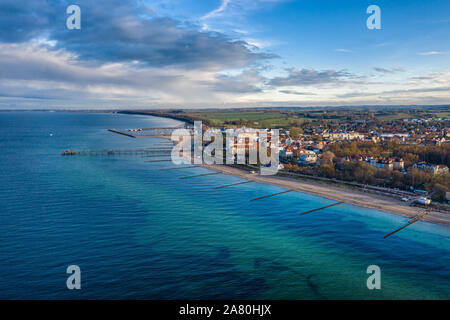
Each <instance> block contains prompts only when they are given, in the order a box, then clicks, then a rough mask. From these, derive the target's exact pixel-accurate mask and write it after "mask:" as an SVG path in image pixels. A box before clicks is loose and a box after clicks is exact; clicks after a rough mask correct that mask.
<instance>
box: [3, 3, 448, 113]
mask: <svg viewBox="0 0 450 320" xmlns="http://www.w3.org/2000/svg"><path fill="white" fill-rule="evenodd" d="M72 4H76V5H79V7H80V8H81V29H80V30H77V29H73V30H69V29H68V28H67V27H66V19H67V18H68V16H69V14H67V13H66V9H67V7H68V6H69V5H72ZM373 4H376V5H378V6H379V7H380V9H381V29H379V30H376V29H375V30H371V29H368V28H367V25H366V20H367V18H368V17H369V16H370V14H368V13H367V12H366V9H367V7H368V6H369V5H373ZM449 102H450V2H449V1H445V0H426V1H425V0H396V1H384V0H377V1H362V0H345V1H332V0H328V1H327V0H314V1H313V0H201V1H199V0H149V1H145V0H141V1H139V0H105V1H87V0H86V1H84V0H78V1H74V0H69V1H66V0H48V1H45V0H28V1H26V2H25V1H17V0H0V108H1V109H23V108H45V107H50V108H77V109H79V108H143V107H158V108H160V107H186V108H188V107H237V106H248V107H252V106H312V105H360V104H370V105H380V104H419V105H420V104H447V103H449Z"/></svg>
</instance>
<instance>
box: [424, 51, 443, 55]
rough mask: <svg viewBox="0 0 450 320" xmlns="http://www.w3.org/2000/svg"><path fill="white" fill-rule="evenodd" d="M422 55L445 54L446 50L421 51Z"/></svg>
mask: <svg viewBox="0 0 450 320" xmlns="http://www.w3.org/2000/svg"><path fill="white" fill-rule="evenodd" d="M419 54H420V55H421V56H435V55H438V54H444V52H441V51H427V52H421V53H419Z"/></svg>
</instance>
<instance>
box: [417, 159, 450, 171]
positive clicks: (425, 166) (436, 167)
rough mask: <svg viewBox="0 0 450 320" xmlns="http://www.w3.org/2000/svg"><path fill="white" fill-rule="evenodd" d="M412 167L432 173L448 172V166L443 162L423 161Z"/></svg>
mask: <svg viewBox="0 0 450 320" xmlns="http://www.w3.org/2000/svg"><path fill="white" fill-rule="evenodd" d="M413 168H414V169H418V170H421V171H427V172H431V173H432V174H445V173H448V167H447V166H446V165H445V164H431V163H427V162H425V161H423V162H419V163H416V164H414V165H413Z"/></svg>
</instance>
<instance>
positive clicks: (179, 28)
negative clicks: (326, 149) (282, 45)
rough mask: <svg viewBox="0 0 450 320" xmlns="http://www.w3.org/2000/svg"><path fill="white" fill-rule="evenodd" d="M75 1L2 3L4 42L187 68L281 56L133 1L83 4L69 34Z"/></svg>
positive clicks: (217, 67) (215, 67)
mask: <svg viewBox="0 0 450 320" xmlns="http://www.w3.org/2000/svg"><path fill="white" fill-rule="evenodd" d="M71 2H72V1H70V0H61V1H58V2H56V3H55V4H52V5H50V4H48V3H47V1H44V0H30V1H29V2H27V4H26V5H22V4H19V3H18V2H17V1H11V0H4V1H2V2H1V4H0V21H1V22H0V28H2V32H1V33H0V41H3V42H8V43H18V42H24V41H30V40H32V39H39V38H42V39H46V40H50V41H55V43H56V46H55V48H56V49H65V50H67V51H70V52H73V53H75V54H76V55H78V56H79V57H80V58H81V59H82V60H90V61H96V62H98V63H104V62H132V61H139V62H141V63H145V64H147V65H149V66H154V67H166V66H179V67H182V68H186V69H195V68H207V69H212V70H223V69H227V68H242V67H245V66H247V65H249V64H252V63H254V62H256V61H260V60H265V59H271V58H274V57H276V56H275V55H273V54H266V53H262V52H256V51H252V50H251V46H249V45H248V44H247V43H246V42H245V41H242V40H233V39H230V38H229V37H228V36H226V35H224V34H222V33H219V32H213V31H202V30H201V27H200V26H197V25H193V24H189V23H183V22H181V21H178V20H175V19H173V18H169V17H158V16H156V15H154V14H153V13H151V12H149V11H148V10H147V9H148V8H147V7H145V6H144V5H143V4H141V3H140V2H138V1H133V0H124V1H120V0H107V1H106V2H102V5H101V6H100V5H99V4H98V3H96V2H93V1H87V0H84V1H83V0H81V1H79V4H80V7H81V14H82V29H81V30H68V29H67V28H66V27H65V19H66V17H67V14H66V13H65V9H66V7H67V6H68V5H69V4H71ZM212 51H214V54H211V52H212Z"/></svg>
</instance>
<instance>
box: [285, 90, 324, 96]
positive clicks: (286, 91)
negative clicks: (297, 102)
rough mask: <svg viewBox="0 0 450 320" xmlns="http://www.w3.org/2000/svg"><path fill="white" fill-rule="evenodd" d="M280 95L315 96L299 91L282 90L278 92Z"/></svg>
mask: <svg viewBox="0 0 450 320" xmlns="http://www.w3.org/2000/svg"><path fill="white" fill-rule="evenodd" d="M278 92H280V93H284V94H295V95H298V96H315V95H316V94H315V93H312V92H301V91H297V90H280V91H278Z"/></svg>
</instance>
